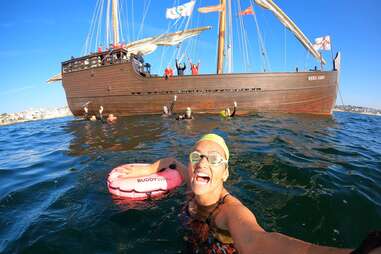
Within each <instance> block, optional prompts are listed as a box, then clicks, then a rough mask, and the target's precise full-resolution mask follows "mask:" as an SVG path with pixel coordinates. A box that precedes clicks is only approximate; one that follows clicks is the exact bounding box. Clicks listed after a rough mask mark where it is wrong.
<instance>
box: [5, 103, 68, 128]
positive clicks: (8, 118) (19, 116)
mask: <svg viewBox="0 0 381 254" xmlns="http://www.w3.org/2000/svg"><path fill="white" fill-rule="evenodd" d="M72 115H73V114H72V113H71V111H70V109H69V108H68V107H67V106H64V107H56V108H40V109H28V110H25V111H23V112H18V113H3V114H1V115H0V126H1V125H10V124H15V123H21V122H28V121H37V120H43V119H52V118H60V117H65V116H72Z"/></svg>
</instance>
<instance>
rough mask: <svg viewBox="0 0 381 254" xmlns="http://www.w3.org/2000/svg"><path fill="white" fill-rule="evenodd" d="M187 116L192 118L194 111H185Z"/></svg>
mask: <svg viewBox="0 0 381 254" xmlns="http://www.w3.org/2000/svg"><path fill="white" fill-rule="evenodd" d="M185 114H186V115H187V117H190V116H191V114H192V111H191V110H190V109H187V110H186V111H185Z"/></svg>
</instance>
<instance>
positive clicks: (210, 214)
mask: <svg viewBox="0 0 381 254" xmlns="http://www.w3.org/2000/svg"><path fill="white" fill-rule="evenodd" d="M229 195H230V193H226V194H225V195H224V196H223V197H222V198H221V199H220V200H218V203H217V206H216V207H215V208H214V209H213V210H212V211H211V212H210V213H209V215H208V218H206V221H205V222H206V223H207V224H208V225H210V222H211V221H212V217H213V214H214V213H215V212H216V211H217V209H218V208H219V207H220V205H223V204H224V203H225V198H226V197H227V196H229Z"/></svg>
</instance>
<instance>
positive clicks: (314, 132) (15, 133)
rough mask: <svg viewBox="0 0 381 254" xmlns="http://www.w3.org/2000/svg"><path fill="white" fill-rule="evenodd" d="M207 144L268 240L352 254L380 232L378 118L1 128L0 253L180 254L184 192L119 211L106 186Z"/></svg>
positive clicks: (52, 123)
mask: <svg viewBox="0 0 381 254" xmlns="http://www.w3.org/2000/svg"><path fill="white" fill-rule="evenodd" d="M209 132H214V133H218V134H220V135H222V136H223V137H224V138H226V141H227V144H228V146H229V148H230V151H231V160H230V178H229V180H228V181H227V184H226V187H227V189H228V190H229V191H230V192H231V193H232V194H233V195H235V196H236V197H238V198H239V199H240V200H241V201H242V202H243V203H244V204H245V205H246V206H247V207H249V209H250V210H251V211H253V212H254V213H255V215H256V217H257V219H258V222H259V224H260V225H261V226H262V227H264V228H265V229H266V230H268V231H277V232H282V233H284V234H287V235H290V236H293V237H296V238H299V239H302V240H305V241H309V242H313V243H318V244H324V245H330V246H337V247H351V248H353V247H356V246H358V245H359V243H360V241H361V240H362V239H363V238H364V237H365V236H366V234H367V233H368V232H369V231H371V230H373V229H381V117H378V116H369V115H359V114H353V113H335V114H334V115H333V116H332V117H330V118H326V117H316V116H298V115H272V114H258V115H252V116H245V117H236V118H234V119H230V120H223V119H220V118H219V117H218V116H208V115H203V116H201V115H197V116H196V118H195V119H194V120H192V121H182V122H179V121H176V120H174V119H166V118H161V117H160V116H144V117H126V118H120V119H119V121H118V122H117V123H116V124H113V125H108V124H102V123H100V122H87V121H83V120H80V119H75V118H61V119H54V120H46V121H36V122H27V123H20V124H15V125H10V126H2V127H0V253H45V254H46V253H55V254H56V253H184V250H185V247H184V246H185V238H184V236H185V233H184V232H185V231H184V229H183V228H182V226H181V223H180V222H179V217H178V215H179V212H180V210H181V209H182V207H183V206H184V204H185V194H184V192H185V187H184V186H182V187H180V188H178V189H176V190H175V191H173V192H171V193H169V194H168V195H167V196H165V197H162V198H160V199H157V200H149V201H145V202H134V203H127V204H120V203H118V202H115V201H114V200H113V199H112V197H111V195H110V194H109V192H108V190H107V186H106V178H107V175H108V173H109V172H110V170H111V169H112V168H114V167H116V166H118V165H120V164H124V163H135V162H153V161H155V160H157V159H160V158H163V157H166V156H174V157H176V158H178V159H179V160H181V161H183V162H184V163H186V161H187V157H188V153H189V152H190V151H191V149H192V145H193V144H194V143H195V141H196V140H197V139H198V138H199V137H200V136H201V135H202V134H205V133H209Z"/></svg>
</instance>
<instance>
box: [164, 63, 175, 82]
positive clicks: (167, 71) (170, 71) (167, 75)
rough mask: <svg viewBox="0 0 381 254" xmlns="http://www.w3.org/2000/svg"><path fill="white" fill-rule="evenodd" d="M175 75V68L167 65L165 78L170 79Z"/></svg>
mask: <svg viewBox="0 0 381 254" xmlns="http://www.w3.org/2000/svg"><path fill="white" fill-rule="evenodd" d="M172 76H173V70H172V68H171V66H169V65H168V66H167V68H165V70H164V78H165V79H168V78H169V77H172Z"/></svg>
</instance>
